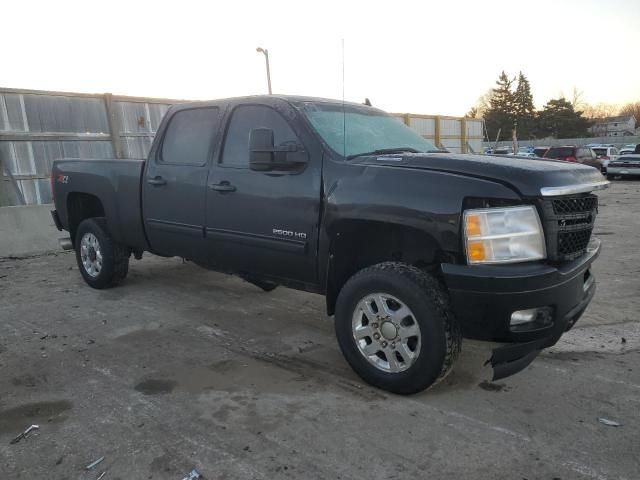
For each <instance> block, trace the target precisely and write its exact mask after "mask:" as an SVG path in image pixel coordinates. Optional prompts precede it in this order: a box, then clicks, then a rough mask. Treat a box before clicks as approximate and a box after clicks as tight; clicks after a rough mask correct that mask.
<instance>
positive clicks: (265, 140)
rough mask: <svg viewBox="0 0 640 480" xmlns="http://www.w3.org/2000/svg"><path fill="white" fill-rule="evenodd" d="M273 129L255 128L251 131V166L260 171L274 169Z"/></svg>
mask: <svg viewBox="0 0 640 480" xmlns="http://www.w3.org/2000/svg"><path fill="white" fill-rule="evenodd" d="M274 150H275V148H274V145H273V130H271V129H268V128H254V129H253V130H251V133H249V168H251V170H256V171H258V172H267V171H269V170H273V160H274Z"/></svg>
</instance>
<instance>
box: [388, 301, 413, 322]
mask: <svg viewBox="0 0 640 480" xmlns="http://www.w3.org/2000/svg"><path fill="white" fill-rule="evenodd" d="M410 316H411V310H409V309H408V308H407V307H406V306H405V305H401V306H400V308H399V309H398V310H394V311H393V312H392V313H391V318H392V319H393V320H395V322H396V323H397V324H400V322H401V321H402V320H404V319H405V318H407V317H410Z"/></svg>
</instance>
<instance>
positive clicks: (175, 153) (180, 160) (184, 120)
mask: <svg viewBox="0 0 640 480" xmlns="http://www.w3.org/2000/svg"><path fill="white" fill-rule="evenodd" d="M219 117H220V110H219V109H218V108H192V109H189V110H180V111H179V112H177V113H175V114H174V115H173V117H171V120H170V121H169V126H168V127H167V132H166V133H165V135H164V139H163V141H162V151H161V154H160V162H161V163H168V164H174V165H204V164H206V163H207V160H208V159H209V149H210V147H211V142H212V140H213V139H214V138H215V134H216V133H217V131H218V124H219Z"/></svg>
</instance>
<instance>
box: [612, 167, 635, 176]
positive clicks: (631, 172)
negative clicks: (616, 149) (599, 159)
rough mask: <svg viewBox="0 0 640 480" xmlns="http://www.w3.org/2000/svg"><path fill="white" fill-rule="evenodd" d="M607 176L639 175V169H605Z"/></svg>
mask: <svg viewBox="0 0 640 480" xmlns="http://www.w3.org/2000/svg"><path fill="white" fill-rule="evenodd" d="M607 175H640V167H607Z"/></svg>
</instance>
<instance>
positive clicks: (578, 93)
mask: <svg viewBox="0 0 640 480" xmlns="http://www.w3.org/2000/svg"><path fill="white" fill-rule="evenodd" d="M571 105H573V109H574V110H580V109H581V108H582V107H583V106H585V103H584V90H580V89H579V88H578V87H573V93H572V95H571Z"/></svg>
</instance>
